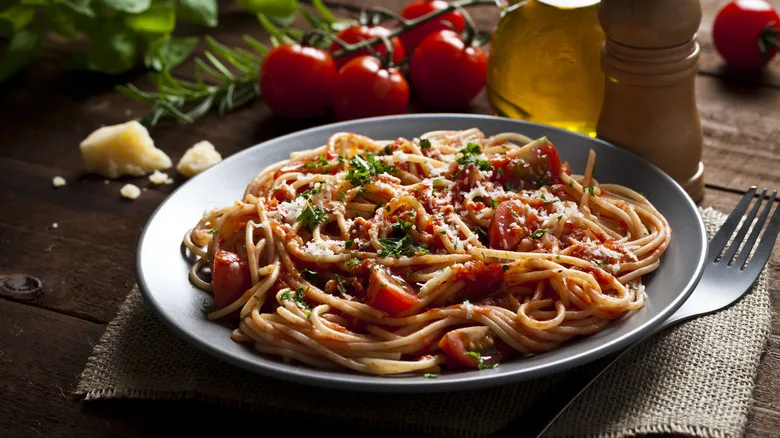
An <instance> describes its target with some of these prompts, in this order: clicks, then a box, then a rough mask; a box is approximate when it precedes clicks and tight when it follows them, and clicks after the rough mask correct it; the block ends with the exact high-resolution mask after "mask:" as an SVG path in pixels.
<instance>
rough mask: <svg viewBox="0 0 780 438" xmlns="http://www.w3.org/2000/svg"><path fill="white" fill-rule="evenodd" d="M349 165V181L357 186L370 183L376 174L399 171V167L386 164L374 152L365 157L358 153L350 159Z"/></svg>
mask: <svg viewBox="0 0 780 438" xmlns="http://www.w3.org/2000/svg"><path fill="white" fill-rule="evenodd" d="M349 165H350V168H349V171H348V172H347V181H349V182H350V183H352V185H353V186H355V187H357V186H362V185H365V184H368V183H370V182H371V180H372V179H373V177H374V176H376V175H381V174H383V173H389V174H393V173H397V172H398V169H396V168H395V167H393V166H390V165H386V164H385V163H384V161H383V160H381V159H379V158H377V157H376V155H374V154H373V153H369V154H368V155H366V156H365V157H362V156H360V155H357V156H355V158H353V159H351V160H350V161H349Z"/></svg>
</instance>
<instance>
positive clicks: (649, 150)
mask: <svg viewBox="0 0 780 438" xmlns="http://www.w3.org/2000/svg"><path fill="white" fill-rule="evenodd" d="M599 20H600V21H601V26H602V27H603V29H604V33H605V34H606V41H605V43H604V47H603V50H602V68H603V69H604V73H605V75H606V77H607V79H606V87H605V94H604V104H603V106H602V109H601V115H600V117H599V122H598V126H597V135H598V137H599V138H602V139H604V140H606V141H609V142H611V143H613V144H615V145H617V146H620V147H623V148H625V149H628V150H631V151H633V152H635V153H636V154H638V155H641V156H642V157H644V158H646V159H647V160H648V161H650V162H651V163H653V164H655V165H656V166H658V167H659V168H661V170H663V171H665V172H666V173H668V174H669V175H670V176H671V177H672V178H674V179H675V180H676V181H677V182H678V183H679V184H680V185H681V186H682V187H683V188H684V189H685V190H686V191H687V192H688V194H689V195H690V196H691V198H693V200H694V201H696V202H698V201H700V200H701V198H702V197H703V195H704V178H703V175H704V165H703V164H702V162H701V154H702V132H701V121H700V120H699V111H698V109H697V108H696V95H695V89H694V79H695V77H696V73H697V70H698V64H697V63H698V59H699V44H698V42H696V31H697V30H698V28H699V24H700V22H701V5H700V4H699V0H602V1H601V9H600V11H599Z"/></svg>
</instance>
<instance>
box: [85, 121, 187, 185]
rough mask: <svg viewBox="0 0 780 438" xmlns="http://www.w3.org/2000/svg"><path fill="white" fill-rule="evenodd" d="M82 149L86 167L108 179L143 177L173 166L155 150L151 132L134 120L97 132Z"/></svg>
mask: <svg viewBox="0 0 780 438" xmlns="http://www.w3.org/2000/svg"><path fill="white" fill-rule="evenodd" d="M80 149H81V158H82V159H83V160H84V167H86V169H87V170H88V171H89V172H95V173H99V174H101V175H103V176H105V177H106V178H118V177H119V176H121V175H131V176H142V175H146V174H147V173H149V172H152V171H154V170H160V169H168V168H170V167H171V166H172V163H171V159H170V158H169V157H168V155H166V154H165V152H163V151H161V150H160V149H157V148H156V147H154V141H152V137H150V136H149V131H148V130H147V129H146V128H145V127H144V126H143V125H142V124H140V123H138V122H137V121H135V120H133V121H130V122H127V123H123V124H120V125H113V126H105V127H103V128H100V129H98V130H96V131H95V132H93V133H92V134H89V136H87V138H86V139H84V141H82V142H81V145H80Z"/></svg>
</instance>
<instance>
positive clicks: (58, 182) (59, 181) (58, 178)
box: [51, 176, 68, 187]
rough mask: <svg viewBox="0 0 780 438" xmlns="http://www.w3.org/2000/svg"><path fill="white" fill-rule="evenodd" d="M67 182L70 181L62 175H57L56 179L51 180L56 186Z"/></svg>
mask: <svg viewBox="0 0 780 438" xmlns="http://www.w3.org/2000/svg"><path fill="white" fill-rule="evenodd" d="M67 183H68V182H67V181H65V178H63V177H61V176H55V177H54V179H52V180H51V185H53V186H54V187H62V186H64V185H65V184H67Z"/></svg>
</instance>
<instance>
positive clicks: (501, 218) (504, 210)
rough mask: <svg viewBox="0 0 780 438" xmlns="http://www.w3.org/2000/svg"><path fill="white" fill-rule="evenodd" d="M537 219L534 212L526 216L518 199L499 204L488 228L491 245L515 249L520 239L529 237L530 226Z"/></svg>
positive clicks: (496, 247)
mask: <svg viewBox="0 0 780 438" xmlns="http://www.w3.org/2000/svg"><path fill="white" fill-rule="evenodd" d="M536 219H537V218H536V216H535V215H533V214H531V215H528V216H526V214H525V208H524V207H523V205H522V204H521V203H520V202H518V201H504V202H502V203H500V204H498V207H496V211H495V213H493V219H491V220H490V228H489V229H488V237H489V238H490V247H491V248H493V249H502V250H507V251H514V250H515V248H517V245H518V244H519V243H520V241H521V240H523V239H525V238H526V237H528V235H529V234H530V230H529V226H531V225H533V224H534V223H535V222H536Z"/></svg>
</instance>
